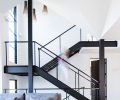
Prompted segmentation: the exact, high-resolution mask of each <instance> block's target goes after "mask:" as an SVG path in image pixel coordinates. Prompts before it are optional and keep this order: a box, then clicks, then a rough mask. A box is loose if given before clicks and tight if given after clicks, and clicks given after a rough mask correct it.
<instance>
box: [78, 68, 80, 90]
mask: <svg viewBox="0 0 120 100" xmlns="http://www.w3.org/2000/svg"><path fill="white" fill-rule="evenodd" d="M79 89H80V77H79V70H78V92H80V90H79Z"/></svg>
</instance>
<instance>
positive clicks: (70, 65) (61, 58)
mask: <svg viewBox="0 0 120 100" xmlns="http://www.w3.org/2000/svg"><path fill="white" fill-rule="evenodd" d="M14 42H17V43H28V41H5V47H6V54H7V45H6V44H7V43H14ZM33 43H36V44H37V45H39V46H40V47H42V48H44V49H45V50H47V51H49V52H50V53H51V54H53V55H55V56H56V57H57V58H59V59H61V60H63V61H64V62H66V63H67V64H69V65H70V66H72V67H73V68H75V69H76V70H78V72H81V73H82V74H84V75H86V76H87V77H89V78H90V79H91V80H93V81H94V82H96V83H97V84H99V82H98V81H97V80H95V79H94V78H92V77H91V76H89V75H88V74H86V73H85V72H83V71H82V70H80V69H78V68H77V67H75V66H74V65H72V64H71V63H69V62H67V61H66V60H65V59H63V58H61V57H60V56H58V55H57V54H55V53H54V52H52V51H50V50H49V49H47V48H45V47H44V46H42V45H41V44H40V43H38V42H36V41H33ZM42 48H40V50H41V49H42ZM6 60H7V55H6ZM6 65H7V61H6Z"/></svg>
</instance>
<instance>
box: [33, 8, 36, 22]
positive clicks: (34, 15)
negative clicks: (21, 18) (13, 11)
mask: <svg viewBox="0 0 120 100" xmlns="http://www.w3.org/2000/svg"><path fill="white" fill-rule="evenodd" d="M33 19H34V20H37V17H36V9H35V8H33Z"/></svg>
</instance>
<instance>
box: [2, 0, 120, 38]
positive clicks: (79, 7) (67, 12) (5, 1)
mask: <svg viewBox="0 0 120 100" xmlns="http://www.w3.org/2000/svg"><path fill="white" fill-rule="evenodd" d="M22 1H24V0H0V13H5V12H6V11H8V10H9V9H10V8H12V7H14V6H15V5H17V4H19V3H21V2H22ZM33 1H35V0H33ZM37 1H39V2H41V3H44V4H46V5H47V6H48V7H50V8H51V9H52V10H54V11H55V12H57V13H58V14H59V15H61V16H63V17H64V18H66V19H68V20H69V21H70V22H72V23H73V24H76V25H81V24H82V23H86V25H85V26H87V27H88V28H89V29H91V30H92V31H91V33H92V34H97V35H98V36H100V35H101V34H102V32H103V28H104V26H105V22H106V19H107V14H108V10H109V6H110V1H111V0H37ZM113 1H114V0H113ZM119 26H120V19H118V20H117V21H116V23H114V24H113V25H112V27H110V29H109V30H108V31H107V32H106V34H104V36H103V37H102V38H105V39H119V40H120V34H119V33H120V30H119V29H120V27H119Z"/></svg>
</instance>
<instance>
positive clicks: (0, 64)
mask: <svg viewBox="0 0 120 100" xmlns="http://www.w3.org/2000/svg"><path fill="white" fill-rule="evenodd" d="M0 23H1V14H0ZM1 29H2V27H1V24H0V30H1ZM1 38H2V37H1V34H0V55H1V56H0V93H2V43H1V42H2V41H1Z"/></svg>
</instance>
